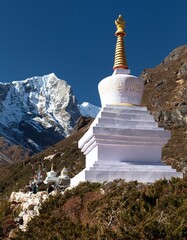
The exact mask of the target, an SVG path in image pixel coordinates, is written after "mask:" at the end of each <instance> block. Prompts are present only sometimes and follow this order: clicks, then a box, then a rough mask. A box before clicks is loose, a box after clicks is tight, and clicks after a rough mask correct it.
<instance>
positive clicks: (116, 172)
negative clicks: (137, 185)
mask: <svg viewBox="0 0 187 240" xmlns="http://www.w3.org/2000/svg"><path fill="white" fill-rule="evenodd" d="M115 24H116V27H117V31H116V36H117V44H116V52H115V61H114V72H113V75H112V76H109V77H107V78H105V79H103V80H102V81H101V82H100V83H99V86H98V88H99V94H100V99H101V104H102V109H101V111H100V112H99V114H98V115H97V117H96V119H95V120H94V122H93V123H92V125H91V126H90V128H89V130H88V131H87V132H86V133H85V135H84V136H83V137H82V138H81V139H80V141H79V143H78V146H79V148H81V151H82V152H83V153H84V154H85V155H86V167H85V169H84V170H83V171H81V172H80V173H79V174H77V175H76V176H75V177H74V178H72V179H71V187H73V186H76V185H78V184H79V183H80V182H83V181H91V182H103V181H112V180H114V179H118V178H122V179H125V180H126V181H131V180H137V181H139V182H144V183H147V182H154V181H156V180H158V179H161V178H166V179H170V178H171V177H180V178H182V173H179V172H176V170H175V169H172V167H171V166H167V165H165V164H163V163H162V162H161V152H162V147H163V146H164V145H165V144H166V143H167V141H168V139H169V138H170V132H169V131H165V130H164V129H163V128H158V124H157V123H156V122H155V121H154V118H153V117H152V116H151V115H150V112H149V111H148V110H147V108H146V107H142V106H140V104H141V99H142V95H143V87H144V85H143V81H142V80H141V79H139V78H138V77H135V76H133V75H130V70H129V69H128V66H127V61H126V56H125V47H124V39H123V38H124V36H125V35H126V33H125V32H124V27H125V22H124V20H123V18H122V17H121V15H120V16H119V18H118V19H117V20H116V21H115Z"/></svg>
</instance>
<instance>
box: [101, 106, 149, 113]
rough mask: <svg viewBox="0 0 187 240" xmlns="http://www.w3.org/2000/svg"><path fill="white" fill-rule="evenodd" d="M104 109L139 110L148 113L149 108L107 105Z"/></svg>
mask: <svg viewBox="0 0 187 240" xmlns="http://www.w3.org/2000/svg"><path fill="white" fill-rule="evenodd" d="M103 109H108V110H109V111H112V112H113V111H121V110H122V111H123V110H124V111H125V110H133V111H135V110H137V111H147V107H141V106H125V105H106V106H105V107H104V108H103Z"/></svg>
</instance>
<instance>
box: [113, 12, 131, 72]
mask: <svg viewBox="0 0 187 240" xmlns="http://www.w3.org/2000/svg"><path fill="white" fill-rule="evenodd" d="M115 24H116V28H117V31H116V33H115V35H116V37H117V43H116V51H115V59H114V67H113V69H114V70H115V69H117V68H122V69H128V66H127V60H126V54H125V46H124V40H123V38H124V37H125V36H126V32H125V31H124V29H125V21H124V20H123V18H122V16H121V15H119V17H118V19H117V20H115Z"/></svg>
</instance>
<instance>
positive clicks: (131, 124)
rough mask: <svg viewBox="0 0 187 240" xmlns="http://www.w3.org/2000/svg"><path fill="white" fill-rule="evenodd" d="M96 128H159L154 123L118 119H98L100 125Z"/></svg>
mask: <svg viewBox="0 0 187 240" xmlns="http://www.w3.org/2000/svg"><path fill="white" fill-rule="evenodd" d="M96 126H100V127H101V126H103V127H105V126H106V127H108V126H110V127H112V128H117V127H122V128H135V129H137V128H142V129H145V128H158V124H157V122H153V121H136V120H134V119H133V120H129V119H128V120H124V119H118V118H115V119H113V120H112V121H111V119H110V118H99V119H98V124H96Z"/></svg>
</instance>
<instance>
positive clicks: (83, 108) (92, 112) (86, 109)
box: [78, 102, 101, 118]
mask: <svg viewBox="0 0 187 240" xmlns="http://www.w3.org/2000/svg"><path fill="white" fill-rule="evenodd" d="M78 109H79V111H80V113H81V115H82V116H85V117H87V116H89V117H92V118H95V117H96V116H97V114H98V112H99V111H100V109H101V108H99V107H97V106H95V105H92V104H91V103H88V102H83V103H82V104H78Z"/></svg>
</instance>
